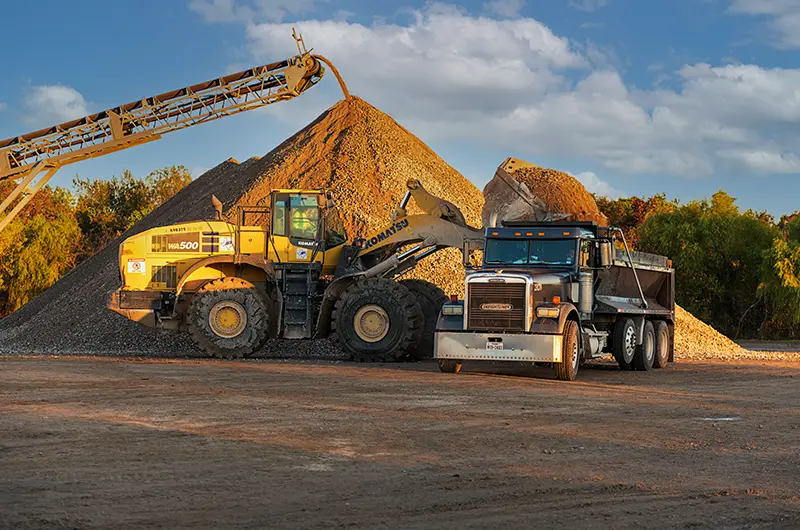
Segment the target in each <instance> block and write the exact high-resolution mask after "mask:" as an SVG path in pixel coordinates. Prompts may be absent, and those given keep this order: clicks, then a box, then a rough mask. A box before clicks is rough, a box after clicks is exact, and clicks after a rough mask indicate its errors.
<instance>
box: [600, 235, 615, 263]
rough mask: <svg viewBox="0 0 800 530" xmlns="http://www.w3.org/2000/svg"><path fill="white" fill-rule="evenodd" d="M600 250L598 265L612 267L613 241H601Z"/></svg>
mask: <svg viewBox="0 0 800 530" xmlns="http://www.w3.org/2000/svg"><path fill="white" fill-rule="evenodd" d="M599 250H600V252H599V256H598V260H597V261H598V262H599V263H598V265H599V266H600V267H610V266H611V265H612V264H613V262H614V259H613V248H612V246H611V241H609V240H607V239H606V240H603V241H600V249H599Z"/></svg>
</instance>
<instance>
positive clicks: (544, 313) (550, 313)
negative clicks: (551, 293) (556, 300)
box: [536, 307, 561, 318]
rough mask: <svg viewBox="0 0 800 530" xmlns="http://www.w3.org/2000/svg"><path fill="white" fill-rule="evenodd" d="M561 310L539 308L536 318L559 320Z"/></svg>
mask: <svg viewBox="0 0 800 530" xmlns="http://www.w3.org/2000/svg"><path fill="white" fill-rule="evenodd" d="M560 314H561V309H559V308H557V307H537V308H536V316H537V317H539V318H558V316H559V315H560Z"/></svg>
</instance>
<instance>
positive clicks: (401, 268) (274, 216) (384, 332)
mask: <svg viewBox="0 0 800 530" xmlns="http://www.w3.org/2000/svg"><path fill="white" fill-rule="evenodd" d="M407 187H408V189H407V191H406V194H405V196H404V198H403V200H402V202H401V203H400V205H399V207H398V208H397V209H396V210H395V212H394V215H393V217H392V218H390V219H387V222H386V225H385V226H384V227H382V228H381V229H380V230H378V231H377V232H375V233H373V234H366V235H361V236H359V237H357V238H355V239H354V240H353V241H352V243H350V244H348V243H347V236H346V234H345V233H344V230H343V224H342V222H341V218H340V217H339V214H338V211H337V209H336V206H335V204H334V202H333V201H332V200H331V196H330V194H329V193H326V192H324V191H321V190H298V189H293V190H284V189H279V190H273V191H272V193H271V194H270V206H269V207H237V211H236V222H235V223H231V222H227V221H224V220H222V205H221V204H220V203H219V201H216V199H214V204H215V210H216V215H215V217H216V218H215V219H213V220H200V221H193V222H187V223H181V224H176V225H171V226H164V227H159V228H154V229H151V230H147V231H145V232H142V233H140V234H137V235H134V236H132V237H130V238H128V239H126V240H125V241H124V242H123V243H122V244H121V245H120V247H119V267H120V277H121V280H122V287H121V288H120V289H118V290H116V291H114V292H112V293H110V296H109V300H108V307H109V309H111V310H112V311H115V312H117V313H119V314H121V315H123V316H125V317H127V318H129V319H131V320H134V321H136V322H139V323H140V324H143V325H145V326H149V327H156V328H163V329H172V330H178V331H183V332H186V333H188V334H189V335H190V336H191V339H192V340H193V341H194V343H195V344H196V345H197V347H198V348H200V349H201V350H203V351H205V352H207V353H209V354H211V355H213V356H216V357H222V358H237V357H243V356H248V355H250V354H252V353H254V352H256V351H257V350H258V349H260V348H261V347H262V346H263V345H264V344H265V343H266V341H267V340H269V339H271V338H281V339H311V338H322V337H327V336H329V335H333V336H334V337H335V338H336V339H337V341H338V342H339V344H340V345H341V347H342V348H343V349H344V350H345V351H346V352H348V353H350V354H351V356H352V358H354V359H355V360H359V361H396V360H403V359H405V358H411V359H420V358H429V357H431V356H432V355H433V337H434V331H435V328H436V320H437V318H438V315H439V310H440V309H441V307H442V305H443V304H444V303H445V302H446V300H447V298H446V297H445V295H444V293H443V292H442V290H441V289H439V288H438V287H436V286H435V285H433V284H431V283H429V282H425V281H422V280H401V281H395V280H394V279H393V278H395V277H397V276H398V275H399V274H401V273H403V272H405V271H407V270H409V269H411V268H413V267H414V266H415V265H416V263H417V262H419V260H421V259H423V258H425V257H426V256H429V255H431V254H433V253H434V252H436V251H438V250H440V249H443V248H448V247H456V248H459V249H461V250H462V252H463V255H464V259H465V261H466V260H467V259H468V257H469V253H470V251H471V250H477V249H481V248H482V247H483V233H482V232H481V231H479V230H475V229H473V228H471V227H469V226H468V225H467V223H466V220H465V218H464V215H463V214H462V213H461V211H460V210H459V209H458V208H457V207H456V206H455V205H453V204H452V203H450V202H448V201H445V200H442V199H440V198H438V197H435V196H433V195H431V194H429V193H428V192H427V191H425V189H424V188H423V186H422V185H421V184H420V182H419V181H417V180H414V179H412V180H409V181H408V182H407ZM412 198H413V200H414V201H415V203H416V204H417V206H419V208H420V209H421V210H422V211H423V212H424V213H422V214H417V215H408V213H407V211H406V208H407V206H408V202H409V200H411V199H412ZM248 216H252V217H254V218H255V219H257V220H258V222H255V223H252V222H251V223H250V224H248V222H247V218H248Z"/></svg>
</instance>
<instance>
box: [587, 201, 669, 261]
mask: <svg viewBox="0 0 800 530" xmlns="http://www.w3.org/2000/svg"><path fill="white" fill-rule="evenodd" d="M596 201H597V206H598V207H599V208H600V211H601V212H602V213H603V214H604V215H605V216H606V217H607V218H608V223H609V224H610V225H611V226H616V227H619V228H621V229H622V230H623V232H624V233H625V238H626V239H627V241H628V244H629V245H631V246H632V247H634V248H637V247H638V242H639V228H640V227H641V226H642V224H643V223H644V222H645V220H646V219H647V218H648V217H650V216H651V215H655V214H658V213H670V212H673V211H675V208H677V207H678V201H677V200H673V201H668V200H667V196H666V194H664V193H660V194H657V195H653V196H652V197H650V198H649V199H642V198H639V197H625V198H618V199H608V198H606V197H596Z"/></svg>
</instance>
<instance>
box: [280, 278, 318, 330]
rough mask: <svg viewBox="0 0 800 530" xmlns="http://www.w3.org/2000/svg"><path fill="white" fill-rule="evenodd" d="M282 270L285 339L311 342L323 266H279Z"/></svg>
mask: <svg viewBox="0 0 800 530" xmlns="http://www.w3.org/2000/svg"><path fill="white" fill-rule="evenodd" d="M275 268H276V269H278V270H279V271H281V290H282V291H283V333H282V334H281V336H282V337H283V338H285V339H310V338H311V337H312V336H313V335H314V319H315V317H316V311H315V310H314V308H315V307H316V306H317V305H318V303H319V300H318V299H319V293H318V292H317V285H318V283H319V274H320V269H321V264H319V263H308V264H306V263H303V264H298V263H293V264H283V265H276V267H275Z"/></svg>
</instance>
